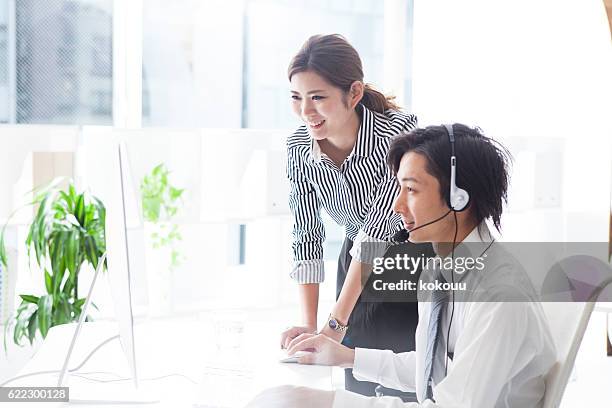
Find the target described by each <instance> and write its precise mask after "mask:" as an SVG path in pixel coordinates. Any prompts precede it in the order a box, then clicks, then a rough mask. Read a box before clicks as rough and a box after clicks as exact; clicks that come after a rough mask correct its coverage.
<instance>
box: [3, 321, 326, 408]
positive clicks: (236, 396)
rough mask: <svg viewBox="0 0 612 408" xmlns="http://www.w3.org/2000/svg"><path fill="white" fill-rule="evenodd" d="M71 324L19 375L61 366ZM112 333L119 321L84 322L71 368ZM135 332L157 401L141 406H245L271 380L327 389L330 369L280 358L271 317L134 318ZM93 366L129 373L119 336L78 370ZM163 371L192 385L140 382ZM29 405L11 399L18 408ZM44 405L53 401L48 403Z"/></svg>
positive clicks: (83, 394)
mask: <svg viewBox="0 0 612 408" xmlns="http://www.w3.org/2000/svg"><path fill="white" fill-rule="evenodd" d="M74 327H75V326H74V325H64V326H57V327H55V328H53V329H52V330H51V331H50V332H49V335H48V337H47V339H46V340H45V342H44V344H43V345H42V347H41V348H40V350H39V351H38V352H37V353H36V355H35V356H34V358H33V359H32V360H30V361H29V362H28V364H27V365H26V366H25V367H24V369H23V370H21V372H20V373H19V374H20V375H21V374H26V373H30V372H35V371H45V370H59V369H60V368H61V366H62V363H63V359H64V357H65V355H66V351H67V349H68V345H69V342H70V339H71V337H72V334H73V332H74ZM242 329H243V330H242ZM240 331H242V334H240V333H239V332H240ZM116 333H117V325H116V324H114V323H92V324H88V325H86V326H84V327H83V330H82V332H81V336H80V338H79V340H78V341H77V345H76V347H75V350H74V353H73V357H72V359H71V362H70V365H69V366H70V367H75V366H76V365H77V364H79V363H80V362H82V361H83V359H84V358H85V357H86V356H87V354H89V352H90V351H91V350H92V349H93V348H95V346H97V345H98V344H100V343H101V342H103V341H104V340H105V339H107V338H108V337H110V336H112V335H113V334H116ZM135 338H136V358H137V370H138V377H139V378H140V379H141V381H140V383H141V385H142V388H144V390H145V391H146V390H150V389H152V390H153V391H152V393H151V394H150V395H151V396H152V398H153V399H157V398H159V399H160V403H158V404H155V405H146V406H169V407H170V406H171V407H181V406H185V407H194V406H202V407H206V406H219V407H233V406H243V404H244V403H245V402H246V401H248V400H250V399H251V398H252V397H253V396H254V395H256V394H257V393H259V392H260V391H261V390H263V389H264V388H267V387H271V386H275V385H281V384H293V385H304V386H310V387H315V388H320V389H331V388H332V382H331V368H329V367H321V366H300V365H297V364H282V363H279V362H278V360H279V357H281V356H282V351H280V349H279V346H278V343H279V340H280V330H279V327H278V325H276V324H273V323H269V322H265V321H254V320H253V319H251V318H249V319H248V321H246V320H245V322H243V323H242V327H241V324H232V323H231V322H229V323H227V324H225V323H223V316H220V317H219V318H217V321H216V323H215V322H213V321H209V320H207V319H206V318H198V317H188V318H185V317H184V318H174V319H156V320H149V321H146V322H144V323H141V324H137V325H136V327H135ZM98 371H99V372H107V373H112V374H96V375H94V374H88V376H90V377H96V378H98V379H116V378H118V377H117V376H121V377H128V376H129V375H130V372H129V368H128V365H127V362H126V359H125V357H124V355H123V352H122V349H121V347H120V343H119V341H118V340H114V341H112V342H111V343H109V344H107V345H105V346H104V347H103V348H101V349H100V350H98V351H97V352H96V354H95V355H94V356H92V358H91V359H90V360H89V361H88V362H87V364H85V366H84V367H83V368H81V369H80V370H79V372H81V373H91V372H98ZM168 374H182V375H184V376H187V377H189V378H190V379H192V380H193V381H195V382H196V384H194V383H192V382H191V381H189V380H188V379H186V378H184V377H180V376H172V377H167V378H163V379H156V380H146V379H147V378H153V377H158V376H164V375H168ZM57 378H58V374H53V375H40V376H34V377H28V378H24V379H21V380H18V381H16V382H14V383H11V384H8V385H7V386H55V385H56V382H57ZM68 386H69V387H70V396H71V399H105V398H109V397H111V396H112V397H114V396H115V394H116V393H118V395H121V394H123V393H124V391H125V390H126V389H129V388H131V382H128V381H125V382H113V383H98V382H92V381H90V380H86V379H83V378H80V377H76V376H71V377H70V379H69V383H68ZM146 392H148V391H146ZM146 392H145V394H146ZM3 405H4V404H3ZM6 405H7V406H10V404H6ZM27 405H28V404H24V403H15V404H14V406H15V407H20V408H24V407H25V406H27ZM59 405H66V404H59ZM45 406H52V405H50V404H48V403H47V404H45ZM140 406H142V405H140Z"/></svg>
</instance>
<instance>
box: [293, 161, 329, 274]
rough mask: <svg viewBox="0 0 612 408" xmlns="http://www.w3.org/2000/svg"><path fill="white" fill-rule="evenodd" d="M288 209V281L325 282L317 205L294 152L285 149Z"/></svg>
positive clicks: (319, 206) (323, 236)
mask: <svg viewBox="0 0 612 408" xmlns="http://www.w3.org/2000/svg"><path fill="white" fill-rule="evenodd" d="M287 177H288V179H289V185H290V191H289V208H290V209H291V214H292V215H293V244H292V249H293V261H294V264H293V268H292V270H291V274H290V276H291V278H292V279H294V280H295V281H297V282H298V283H320V282H323V280H324V279H325V270H324V267H323V241H324V240H325V228H324V227H323V221H322V220H321V202H320V200H319V198H318V196H317V193H316V191H315V189H314V187H313V186H312V184H311V183H310V181H308V180H307V179H306V177H304V174H303V171H302V170H301V169H300V167H299V165H298V158H297V157H296V156H295V152H294V149H288V154H287Z"/></svg>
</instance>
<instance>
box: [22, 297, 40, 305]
mask: <svg viewBox="0 0 612 408" xmlns="http://www.w3.org/2000/svg"><path fill="white" fill-rule="evenodd" d="M19 297H20V298H21V299H23V301H24V302H28V303H34V304H35V305H36V304H38V299H39V298H38V296H33V295H19Z"/></svg>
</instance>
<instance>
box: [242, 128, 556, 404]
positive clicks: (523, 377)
mask: <svg viewBox="0 0 612 408" xmlns="http://www.w3.org/2000/svg"><path fill="white" fill-rule="evenodd" d="M508 160H509V155H508V154H507V151H506V150H505V149H504V148H503V147H501V146H500V145H499V144H497V143H496V142H494V141H493V140H491V139H489V138H487V137H485V136H484V135H482V134H481V133H480V132H479V131H478V130H475V129H470V128H468V127H466V126H464V125H460V124H455V125H453V126H450V125H448V126H432V127H428V128H425V129H417V130H414V131H412V132H410V133H407V134H402V135H400V136H398V137H397V138H396V139H395V140H394V141H393V143H392V145H391V147H390V150H389V155H388V164H389V166H390V167H391V168H392V170H393V172H394V173H395V174H396V176H397V180H398V182H399V184H400V193H399V195H398V197H397V198H396V201H395V203H394V210H395V211H396V212H397V213H399V214H400V215H401V216H402V219H403V222H404V226H405V228H406V230H408V231H407V232H406V233H405V236H408V239H409V240H410V241H411V242H431V243H433V246H434V250H435V251H436V258H432V260H433V261H436V260H437V261H440V262H432V263H431V265H433V266H432V267H431V268H430V267H429V265H430V264H429V262H428V267H427V268H424V269H423V272H422V274H421V279H422V281H426V282H428V283H436V282H437V283H444V284H445V285H446V286H444V285H442V286H443V287H445V288H447V289H440V288H438V287H436V285H432V286H425V287H421V286H419V289H418V291H419V293H418V298H419V323H418V327H417V331H416V334H415V336H416V350H415V351H412V352H408V353H401V354H394V353H392V352H391V351H388V350H371V349H361V348H356V349H355V350H351V349H349V348H346V347H344V346H343V345H341V344H339V343H338V342H336V341H334V340H332V339H330V338H328V337H326V336H324V335H321V334H303V335H301V336H300V337H298V338H296V339H294V340H293V342H292V343H291V344H290V345H289V350H288V351H289V353H290V354H292V353H296V352H297V351H302V350H314V352H312V353H309V354H305V355H304V356H303V357H301V358H300V360H299V361H300V363H303V364H325V365H338V366H342V367H352V368H353V373H354V376H355V378H356V379H358V380H364V381H373V382H377V383H380V384H382V385H383V386H385V387H388V388H394V389H399V390H403V391H416V393H417V398H418V400H419V401H420V402H419V403H403V402H402V401H401V400H400V399H399V398H392V397H369V398H368V397H364V396H361V395H358V394H354V393H351V392H348V391H345V390H337V391H335V392H332V391H320V390H313V389H309V388H301V387H299V388H296V387H288V386H285V387H279V388H274V389H271V390H268V391H265V392H263V393H262V394H260V395H259V396H258V397H257V398H256V399H255V400H254V401H253V402H252V403H251V405H250V406H253V407H258V406H261V407H264V406H265V407H267V408H269V407H307V406H308V407H310V406H316V407H332V406H333V407H356V408H358V407H373V408H374V407H381V408H382V407H398V408H399V407H417V406H423V407H541V406H542V403H543V397H544V391H545V377H546V375H547V373H548V372H549V370H550V369H551V367H552V366H553V364H554V362H555V348H554V343H553V340H552V336H551V334H550V330H549V328H548V324H547V321H546V318H545V316H544V313H543V310H542V308H541V305H540V304H539V302H538V301H537V297H536V296H535V291H534V290H533V287H532V286H531V282H530V281H529V279H528V278H527V277H526V274H525V272H524V271H523V270H522V268H521V266H520V264H519V262H518V261H517V260H516V259H514V258H513V257H512V256H511V255H510V254H509V253H508V252H507V251H505V250H504V248H503V245H502V244H500V243H498V242H495V240H494V239H493V238H492V236H491V234H490V232H489V229H488V227H487V225H486V223H485V220H486V219H490V221H491V222H492V224H493V225H494V226H495V227H496V228H497V229H498V230H499V228H500V217H501V214H502V206H503V202H504V201H505V200H506V192H507V187H508V174H507V168H508ZM455 173H456V180H455ZM458 254H461V256H462V258H463V260H465V259H467V258H466V257H465V256H466V255H468V257H469V256H471V257H472V258H474V259H475V261H473V262H472V263H471V266H470V267H468V268H463V267H462V268H461V271H460V270H459V263H457V262H456V261H457V260H458V259H459V258H458V257H457V255H458ZM449 259H450V260H451V266H450V267H447V266H446V265H448V264H447V263H446V262H445V261H447V260H449ZM479 262H481V263H482V264H479ZM442 265H444V266H442ZM464 265H465V264H464ZM480 266H483V267H480ZM460 272H461V273H460ZM451 282H452V283H453V285H451V286H450V288H449V286H448V284H449V283H451ZM456 283H463V284H464V287H463V288H461V286H456V285H455V284H456ZM431 287H435V288H434V289H428V288H431ZM428 290H429V292H428ZM425 299H426V301H425ZM447 339H448V341H447Z"/></svg>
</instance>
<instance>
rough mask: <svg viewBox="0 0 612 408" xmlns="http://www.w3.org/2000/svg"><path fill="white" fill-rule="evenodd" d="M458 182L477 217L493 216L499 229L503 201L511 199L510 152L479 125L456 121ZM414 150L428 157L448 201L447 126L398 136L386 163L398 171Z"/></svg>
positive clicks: (478, 218) (441, 192)
mask: <svg viewBox="0 0 612 408" xmlns="http://www.w3.org/2000/svg"><path fill="white" fill-rule="evenodd" d="M453 133H454V135H455V156H456V157H457V186H458V187H459V188H462V189H464V190H466V191H467V192H468V194H469V195H470V207H471V210H472V214H473V215H474V217H475V218H476V221H477V222H478V223H479V224H480V222H481V221H482V220H484V219H486V218H489V217H491V219H492V221H493V224H494V225H495V228H497V230H498V231H499V230H500V226H501V223H500V218H501V214H502V210H503V204H504V203H505V202H507V201H508V196H507V193H508V169H509V165H510V163H511V161H512V156H511V155H510V152H508V150H507V149H506V148H505V147H504V146H502V145H501V144H500V143H499V142H496V141H495V140H493V139H491V138H488V137H486V136H485V135H483V134H482V133H481V131H480V130H479V129H478V128H475V129H472V128H469V127H468V126H465V125H462V124H459V123H455V124H454V125H453ZM408 152H415V153H419V154H421V155H423V156H424V157H425V158H426V159H427V167H426V170H427V172H428V173H429V174H431V175H432V176H433V177H435V178H436V179H437V180H438V182H439V183H440V194H441V195H442V197H444V198H445V199H446V200H447V201H448V196H449V189H450V157H451V143H450V140H449V137H448V132H447V130H446V128H445V127H444V126H428V127H426V128H420V129H415V130H413V131H411V132H408V133H402V134H400V135H398V136H397V137H395V139H394V140H393V142H392V143H391V146H390V147H389V153H388V155H387V164H388V165H389V167H390V168H391V170H393V173H394V174H397V172H398V170H399V165H400V161H401V160H402V157H404V155H405V154H406V153H408Z"/></svg>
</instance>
